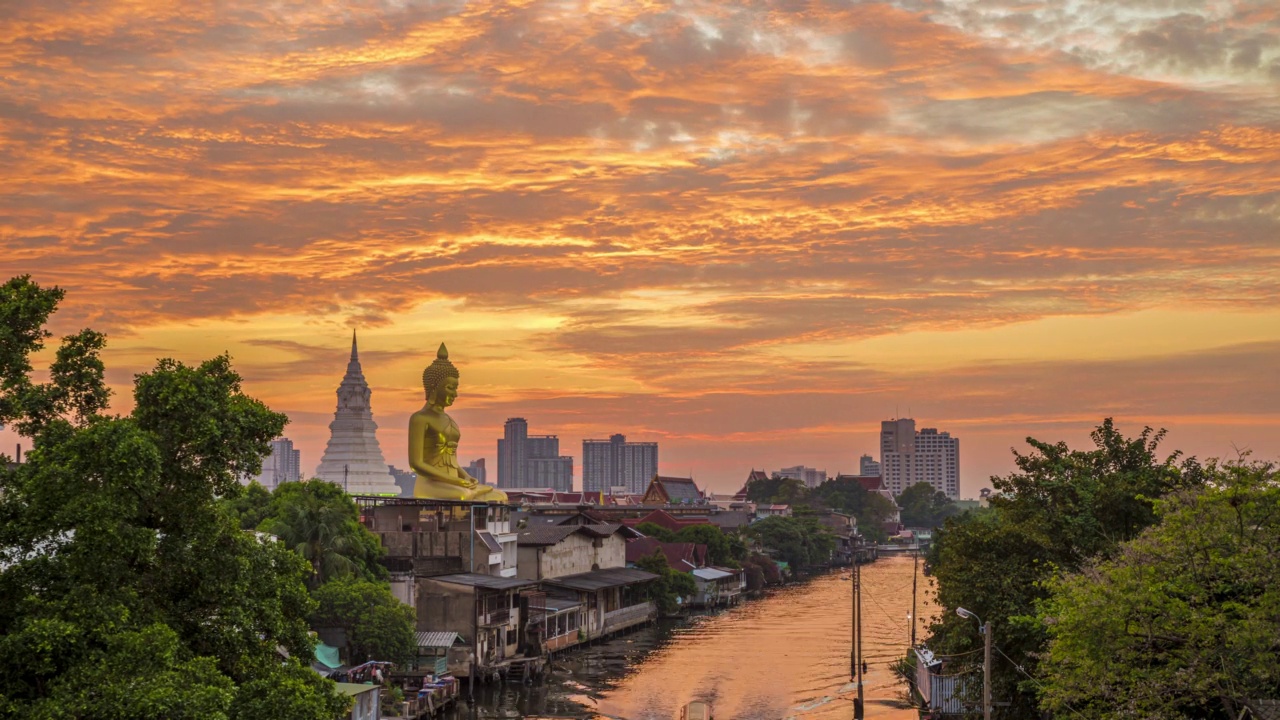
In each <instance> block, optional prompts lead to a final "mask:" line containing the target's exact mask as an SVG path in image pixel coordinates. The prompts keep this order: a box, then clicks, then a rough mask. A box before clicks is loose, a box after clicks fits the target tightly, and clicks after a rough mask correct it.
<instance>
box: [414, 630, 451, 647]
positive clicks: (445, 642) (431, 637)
mask: <svg viewBox="0 0 1280 720" xmlns="http://www.w3.org/2000/svg"><path fill="white" fill-rule="evenodd" d="M414 637H415V638H416V639H417V641H418V647H420V648H450V647H453V644H454V643H456V642H458V640H459V635H458V633H456V632H420V633H414Z"/></svg>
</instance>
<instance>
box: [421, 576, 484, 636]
mask: <svg viewBox="0 0 1280 720" xmlns="http://www.w3.org/2000/svg"><path fill="white" fill-rule="evenodd" d="M475 607H476V606H475V601H474V600H473V599H472V595H471V588H469V587H466V586H463V585H452V584H449V583H442V582H436V581H435V580H432V579H431V578H418V623H417V627H418V630H419V631H426V630H433V631H436V630H438V631H451V632H456V633H458V634H459V635H461V636H462V637H463V639H465V640H467V642H470V641H471V639H472V637H473V635H472V629H473V628H472V623H474V622H475V618H474V617H473V613H474V612H475Z"/></svg>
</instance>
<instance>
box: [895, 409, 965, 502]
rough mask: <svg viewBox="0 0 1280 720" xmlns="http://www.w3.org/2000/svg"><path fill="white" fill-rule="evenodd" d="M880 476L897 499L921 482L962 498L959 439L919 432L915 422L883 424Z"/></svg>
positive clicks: (935, 432) (929, 430)
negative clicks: (903, 492)
mask: <svg viewBox="0 0 1280 720" xmlns="http://www.w3.org/2000/svg"><path fill="white" fill-rule="evenodd" d="M880 472H881V476H882V477H883V479H884V480H883V482H884V487H886V488H887V489H888V490H889V491H891V492H892V493H893V494H894V495H898V494H899V493H901V492H902V491H903V490H906V489H907V488H909V487H911V486H912V485H915V484H916V483H920V482H927V483H929V484H930V485H932V486H933V488H934V489H935V490H939V491H941V492H943V493H945V494H946V496H947V497H949V498H952V499H955V498H958V497H960V438H956V437H952V436H951V433H947V432H938V430H937V428H921V429H920V431H919V432H917V431H916V421H915V420H914V419H912V418H897V419H894V420H885V421H883V422H881V423H880Z"/></svg>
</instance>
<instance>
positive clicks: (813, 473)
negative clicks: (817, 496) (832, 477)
mask: <svg viewBox="0 0 1280 720" xmlns="http://www.w3.org/2000/svg"><path fill="white" fill-rule="evenodd" d="M778 477H784V478H790V479H792V480H799V481H800V482H802V483H804V486H805V487H807V488H811V489H812V488H816V487H818V486H819V485H821V484H822V483H824V482H826V481H827V471H826V470H817V469H815V468H811V467H805V466H804V465H796V466H795V467H787V468H782V469H781V470H779V471H778Z"/></svg>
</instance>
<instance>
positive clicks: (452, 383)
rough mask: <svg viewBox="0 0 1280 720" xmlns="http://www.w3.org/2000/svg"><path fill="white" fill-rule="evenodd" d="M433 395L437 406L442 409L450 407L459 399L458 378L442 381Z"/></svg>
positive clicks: (448, 378)
mask: <svg viewBox="0 0 1280 720" xmlns="http://www.w3.org/2000/svg"><path fill="white" fill-rule="evenodd" d="M432 395H434V396H435V397H434V399H435V404H437V405H439V406H440V407H449V406H450V405H452V404H453V401H454V400H457V399H458V378H456V377H447V378H445V379H444V380H442V381H440V384H439V385H437V386H436V390H435V392H434V393H432Z"/></svg>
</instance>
